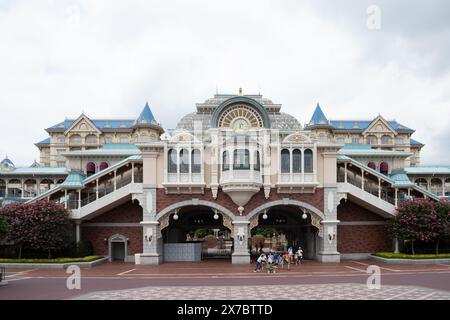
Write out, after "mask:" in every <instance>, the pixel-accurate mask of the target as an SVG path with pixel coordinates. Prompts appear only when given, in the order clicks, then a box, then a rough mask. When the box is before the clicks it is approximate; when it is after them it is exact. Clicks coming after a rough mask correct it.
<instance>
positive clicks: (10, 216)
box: [0, 200, 72, 258]
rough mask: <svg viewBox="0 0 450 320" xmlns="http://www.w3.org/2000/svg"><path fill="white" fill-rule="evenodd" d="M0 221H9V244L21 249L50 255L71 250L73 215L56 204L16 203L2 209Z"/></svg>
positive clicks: (37, 202)
mask: <svg viewBox="0 0 450 320" xmlns="http://www.w3.org/2000/svg"><path fill="white" fill-rule="evenodd" d="M0 219H3V220H4V221H6V224H7V226H8V231H7V234H6V240H7V241H8V242H10V243H14V244H17V245H19V246H20V251H19V258H21V252H22V248H24V247H28V248H32V249H38V250H42V251H45V252H47V254H48V258H51V254H52V252H53V251H55V250H59V249H61V248H63V247H64V246H67V245H68V243H69V241H70V235H71V230H72V228H71V226H72V223H71V220H70V219H69V212H68V211H67V210H66V209H65V208H64V207H63V206H61V205H59V204H56V203H55V202H52V201H47V200H42V201H36V202H33V203H13V204H10V205H8V206H6V207H4V208H1V209H0Z"/></svg>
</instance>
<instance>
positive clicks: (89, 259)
mask: <svg viewBox="0 0 450 320" xmlns="http://www.w3.org/2000/svg"><path fill="white" fill-rule="evenodd" d="M102 258H104V257H103V256H87V257H82V258H56V259H0V263H74V262H92V261H95V260H98V259H102Z"/></svg>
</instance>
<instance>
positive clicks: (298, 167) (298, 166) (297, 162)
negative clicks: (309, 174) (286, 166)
mask: <svg viewBox="0 0 450 320" xmlns="http://www.w3.org/2000/svg"><path fill="white" fill-rule="evenodd" d="M292 172H294V173H299V172H302V152H301V151H300V150H298V149H295V150H294V151H292Z"/></svg>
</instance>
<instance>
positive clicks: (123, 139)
mask: <svg viewBox="0 0 450 320" xmlns="http://www.w3.org/2000/svg"><path fill="white" fill-rule="evenodd" d="M119 141H120V143H128V142H129V141H130V140H129V139H128V137H120V140H119Z"/></svg>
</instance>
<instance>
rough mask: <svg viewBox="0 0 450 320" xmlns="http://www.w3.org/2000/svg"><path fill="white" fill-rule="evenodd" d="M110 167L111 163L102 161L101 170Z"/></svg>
mask: <svg viewBox="0 0 450 320" xmlns="http://www.w3.org/2000/svg"><path fill="white" fill-rule="evenodd" d="M108 167H109V165H108V164H107V163H106V162H102V163H100V167H99V170H100V171H102V170H105V169H107V168H108Z"/></svg>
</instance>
